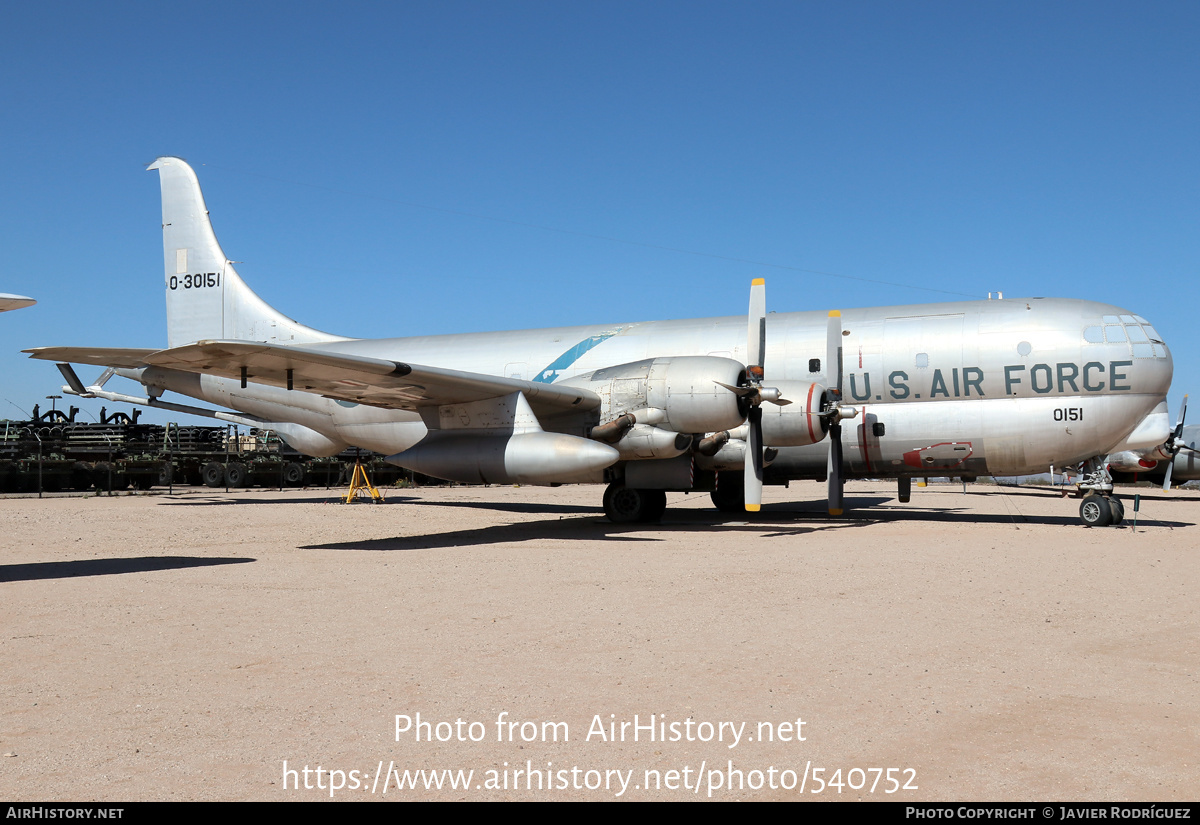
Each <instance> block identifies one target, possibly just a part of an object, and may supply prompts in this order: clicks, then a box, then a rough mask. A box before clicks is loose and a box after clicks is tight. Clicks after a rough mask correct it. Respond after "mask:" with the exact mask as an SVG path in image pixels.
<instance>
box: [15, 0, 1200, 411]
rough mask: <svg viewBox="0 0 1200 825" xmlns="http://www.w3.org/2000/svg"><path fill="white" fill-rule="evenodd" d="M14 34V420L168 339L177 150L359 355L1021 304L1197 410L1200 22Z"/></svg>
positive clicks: (264, 270)
mask: <svg viewBox="0 0 1200 825" xmlns="http://www.w3.org/2000/svg"><path fill="white" fill-rule="evenodd" d="M0 20H3V25H2V26H0V31H2V32H3V34H2V35H0V36H2V38H3V41H2V42H3V49H0V67H2V71H3V78H2V79H3V83H0V111H3V112H4V115H3V117H4V128H3V132H2V133H0V134H2V135H3V145H4V163H3V164H0V191H3V193H4V194H5V197H4V214H3V218H4V219H3V222H2V223H0V238H2V240H3V243H4V249H5V251H6V253H7V254H6V256H5V258H6V263H7V266H6V267H5V271H4V273H3V276H0V292H15V293H21V294H27V295H32V296H33V297H35V298H37V299H38V301H39V303H38V305H37V306H36V307H34V308H32V309H26V310H21V311H18V312H12V313H5V314H4V315H0V405H2V406H3V412H2V413H0V417H2V416H10V417H13V418H22V417H24V415H23V413H22V410H24V411H28V410H29V409H30V408H31V407H32V405H33V404H34V403H38V402H39V401H40V402H41V403H43V405H44V404H45V403H46V402H45V401H44V397H45V396H46V395H48V394H51V393H56V392H58V389H59V387H60V386H61V384H62V381H61V379H60V378H59V376H58V372H57V371H56V370H55V369H54V367H53V365H51V364H47V363H41V362H32V361H28V360H26V359H25V357H24V356H23V355H20V354H19V350H20V349H22V348H25V347H31V346H45V345H59V344H62V345H91V346H157V345H162V344H165V329H164V319H163V313H164V309H163V292H162V248H161V233H160V229H159V194H158V180H157V176H156V175H155V174H154V173H147V172H144V171H142V170H143V169H144V166H145V165H146V164H147V163H149V162H150V161H152V160H153V159H154V158H155V157H157V156H159V155H166V154H170V155H179V156H181V157H184V158H186V159H188V160H189V161H190V162H191V163H192V164H193V165H194V166H195V167H196V170H197V172H198V174H199V176H200V181H201V185H202V186H203V187H204V190H205V195H206V198H207V201H208V206H209V209H210V210H211V213H212V217H213V223H214V226H215V228H216V230H217V235H218V237H219V238H220V239H221V243H222V246H223V247H224V249H225V252H226V254H228V255H229V256H230V257H231V258H232V259H234V260H236V261H239V262H242V263H240V264H239V266H238V269H239V271H240V272H241V274H242V275H243V277H245V278H246V279H247V281H248V282H249V283H250V284H251V286H253V287H254V288H255V289H256V290H257V291H258V292H259V293H260V294H261V295H262V296H263V297H264V298H265V299H266V300H267V301H269V302H270V303H272V304H274V305H275V306H277V307H278V308H279V309H281V310H282V311H284V312H286V313H288V314H289V315H292V316H293V317H295V318H296V319H297V320H300V321H302V322H303V323H306V324H309V325H311V326H315V327H317V328H320V329H326V330H329V331H331V332H337V333H342V334H348V335H356V336H363V337H375V336H394V335H408V334H428V333H440V332H457V331H471V330H485V329H511V328H524V327H538V326H551V325H554V326H557V325H566V324H575V323H589V322H616V321H636V320H650V319H655V318H671V317H688V316H707V315H725V314H739V313H743V312H745V309H746V300H747V287H748V283H749V280H750V279H751V278H754V277H766V278H767V279H768V280H767V285H768V303H769V307H770V308H771V309H775V310H779V311H786V310H800V309H821V310H823V309H829V308H833V307H851V306H871V305H879V304H908V303H924V302H928V301H941V300H958V299H961V298H963V297H980V298H982V297H985V296H986V295H987V293H988V292H989V291H995V290H1002V291H1003V292H1004V293H1005V295H1006V296H1008V297H1023V296H1034V295H1046V296H1063V297H1079V298H1091V299H1096V300H1101V301H1105V302H1110V303H1114V304H1117V305H1119V306H1122V307H1125V308H1128V309H1130V310H1132V311H1134V312H1137V313H1140V314H1142V315H1145V316H1146V317H1148V318H1149V319H1150V320H1151V322H1153V323H1154V324H1155V326H1156V327H1157V328H1158V330H1159V331H1160V332H1161V333H1162V334H1163V335H1164V337H1165V338H1166V339H1167V342H1168V344H1169V345H1170V346H1171V348H1172V352H1173V354H1174V356H1175V363H1176V379H1175V385H1174V388H1173V390H1172V402H1171V403H1172V415H1174V409H1175V407H1176V406H1177V405H1178V400H1179V398H1181V397H1182V393H1183V392H1185V391H1192V390H1195V391H1200V367H1197V366H1195V359H1194V358H1193V357H1192V353H1194V352H1196V351H1197V345H1198V344H1200V340H1198V338H1200V332H1197V330H1196V328H1195V325H1194V324H1193V323H1192V319H1193V316H1194V314H1195V313H1194V306H1195V305H1196V303H1197V301H1196V290H1195V289H1194V287H1193V284H1195V282H1196V271H1197V266H1198V263H1200V231H1198V230H1200V153H1198V151H1197V150H1198V149H1200V49H1198V48H1197V45H1196V44H1197V43H1200V4H1196V3H1184V2H1160V3H1151V4H1134V3H1120V4H1118V3H1103V2H1086V3H1084V2H1055V3H1020V2H1016V3H986V2H979V3H962V2H948V3H939V2H881V3H873V2H845V3H803V2H786V3H775V2H754V3H732V2H723V3H715V2H679V3H676V2H603V3H591V2H571V3H551V2H453V1H452V0H441V1H440V2H392V3H378V4H373V3H353V2H342V3H336V4H334V3H329V4H315V3H314V4H304V3H286V4H284V3H280V4H254V3H249V4H247V3H237V4H235V3H204V2H200V3H192V4H186V6H185V5H182V4H177V5H167V4H161V3H144V4H141V3H115V4H100V3H43V4H33V3H30V4H16V3H10V4H6V5H5V7H4V10H3V16H2V17H0ZM818 273H833V275H831V274H818ZM834 275H840V276H844V277H834ZM94 372H95V371H94V370H85V371H84V377H85V379H90V378H92V377H93V373H94ZM127 386H128V387H132V386H133V385H127ZM68 403H70V399H68ZM75 403H79V402H78V401H76V402H75ZM81 406H83V407H84V408H85V409H87V410H89V411H92V414H95V411H97V410H98V409H99V407H100V403H98V402H84V403H83V404H81ZM109 406H110V407H112V405H111V404H110V405H109ZM83 418H85V419H87V418H88V416H87V415H84V416H83ZM156 420H165V418H162V419H156Z"/></svg>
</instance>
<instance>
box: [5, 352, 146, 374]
mask: <svg viewBox="0 0 1200 825" xmlns="http://www.w3.org/2000/svg"><path fill="white" fill-rule="evenodd" d="M22 352H28V353H29V357H30V358H37V359H40V360H42V361H60V362H63V363H68V364H89V365H91V366H94V367H122V368H124V369H131V370H136V369H140V368H141V367H145V366H148V365H149V364H148V362H147V361H146V360H145V359H146V357H147V356H149V355H153V354H154V353H156V352H158V350H156V349H126V348H123V347H37V348H36V349H27V350H22Z"/></svg>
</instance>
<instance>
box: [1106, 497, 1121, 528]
mask: <svg viewBox="0 0 1200 825" xmlns="http://www.w3.org/2000/svg"><path fill="white" fill-rule="evenodd" d="M1108 509H1109V510H1110V511H1112V521H1111V522H1109V524H1111V525H1112V526H1113V527H1116V526H1117V525H1118V524H1120V523H1121V522H1123V521H1124V520H1125V505H1124V504H1122V503H1121V499H1119V498H1117V497H1116V496H1109V497H1108Z"/></svg>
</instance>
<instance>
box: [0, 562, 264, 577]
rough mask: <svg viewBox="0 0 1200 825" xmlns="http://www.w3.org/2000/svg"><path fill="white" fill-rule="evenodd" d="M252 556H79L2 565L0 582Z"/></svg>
mask: <svg viewBox="0 0 1200 825" xmlns="http://www.w3.org/2000/svg"><path fill="white" fill-rule="evenodd" d="M254 561H258V559H251V558H217V559H213V558H197V557H195V556H138V557H136V558H129V559H80V560H78V561H42V562H33V563H31V564H4V565H0V582H18V581H43V580H45V579H74V578H78V577H79V576H114V575H120V574H122V573H147V572H153V571H156V570H183V569H186V568H188V567H212V566H214V565H219V564H249V563H250V562H254Z"/></svg>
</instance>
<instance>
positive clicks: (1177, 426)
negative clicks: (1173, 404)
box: [1171, 395, 1188, 442]
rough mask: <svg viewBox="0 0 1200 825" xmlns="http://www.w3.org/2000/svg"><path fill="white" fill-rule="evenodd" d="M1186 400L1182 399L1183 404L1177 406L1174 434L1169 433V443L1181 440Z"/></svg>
mask: <svg viewBox="0 0 1200 825" xmlns="http://www.w3.org/2000/svg"><path fill="white" fill-rule="evenodd" d="M1187 399H1188V397H1187V396H1186V395H1185V396H1184V397H1183V403H1182V404H1180V405H1179V418H1177V419H1175V432H1173V433H1171V441H1172V442H1175V441H1178V440H1179V439H1181V438H1183V419H1184V418H1186V417H1187Z"/></svg>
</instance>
